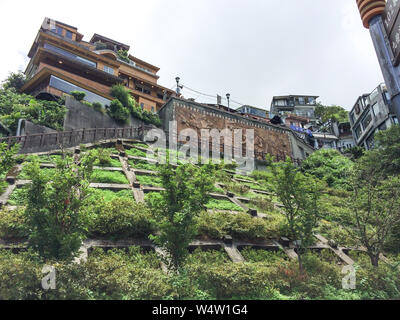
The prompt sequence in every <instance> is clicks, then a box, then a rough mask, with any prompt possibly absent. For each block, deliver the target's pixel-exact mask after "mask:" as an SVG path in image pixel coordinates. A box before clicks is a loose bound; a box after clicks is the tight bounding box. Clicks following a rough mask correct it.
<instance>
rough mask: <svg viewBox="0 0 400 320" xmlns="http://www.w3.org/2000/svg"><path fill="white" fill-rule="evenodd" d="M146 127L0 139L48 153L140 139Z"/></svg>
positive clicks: (1, 141) (24, 147)
mask: <svg viewBox="0 0 400 320" xmlns="http://www.w3.org/2000/svg"><path fill="white" fill-rule="evenodd" d="M146 129H147V127H145V126H142V127H127V128H93V129H80V130H72V131H60V132H50V133H36V134H29V135H23V136H13V137H5V138H0V143H4V142H5V143H7V144H8V146H11V145H14V144H19V145H20V151H21V152H24V151H32V150H34V151H35V152H40V151H48V150H51V149H53V148H61V147H63V148H66V147H67V148H68V147H73V146H77V145H80V144H85V143H94V142H97V141H100V140H109V139H119V138H125V139H141V138H142V137H143V134H144V130H146Z"/></svg>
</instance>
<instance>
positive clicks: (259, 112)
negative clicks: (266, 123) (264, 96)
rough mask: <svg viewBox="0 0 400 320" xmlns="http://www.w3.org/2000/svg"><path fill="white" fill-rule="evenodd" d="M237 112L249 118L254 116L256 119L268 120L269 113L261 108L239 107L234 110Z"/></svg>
mask: <svg viewBox="0 0 400 320" xmlns="http://www.w3.org/2000/svg"><path fill="white" fill-rule="evenodd" d="M236 111H237V112H239V113H242V114H246V115H250V116H255V117H257V118H265V119H268V116H269V112H268V111H267V110H264V109H261V108H256V107H253V106H248V105H245V106H241V107H240V108H237V109H236Z"/></svg>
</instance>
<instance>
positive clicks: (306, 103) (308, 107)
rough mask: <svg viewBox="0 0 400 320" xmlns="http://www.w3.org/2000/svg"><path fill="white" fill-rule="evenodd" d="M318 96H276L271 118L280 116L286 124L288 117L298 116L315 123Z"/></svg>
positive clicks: (272, 104) (273, 101)
mask: <svg viewBox="0 0 400 320" xmlns="http://www.w3.org/2000/svg"><path fill="white" fill-rule="evenodd" d="M318 98H319V97H318V96H307V95H289V96H275V97H273V99H272V103H271V110H270V117H271V118H272V117H273V116H280V117H281V118H283V122H285V119H284V118H286V116H288V115H296V116H300V117H303V118H307V119H308V120H309V121H310V122H315V121H316V118H315V108H316V106H317V99H318Z"/></svg>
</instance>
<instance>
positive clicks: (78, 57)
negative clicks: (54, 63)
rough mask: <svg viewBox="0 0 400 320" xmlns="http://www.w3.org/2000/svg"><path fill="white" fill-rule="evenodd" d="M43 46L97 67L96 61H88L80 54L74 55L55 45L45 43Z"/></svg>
mask: <svg viewBox="0 0 400 320" xmlns="http://www.w3.org/2000/svg"><path fill="white" fill-rule="evenodd" d="M44 48H45V49H48V50H50V51H53V52H55V53H58V54H61V55H63V56H65V57H67V58H70V59H73V60H77V61H79V62H82V63H85V64H87V65H89V66H91V67H93V68H96V67H97V63H96V62H93V61H90V60H88V59H85V58H82V57H80V56H77V55H75V54H73V53H71V52H68V51H65V50H63V49H61V48H58V47H56V46H53V45H51V44H48V43H45V44H44Z"/></svg>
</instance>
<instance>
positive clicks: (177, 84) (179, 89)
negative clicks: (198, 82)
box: [175, 77, 181, 96]
mask: <svg viewBox="0 0 400 320" xmlns="http://www.w3.org/2000/svg"><path fill="white" fill-rule="evenodd" d="M175 80H176V94H177V95H178V96H179V95H180V94H181V87H180V86H179V81H180V80H181V78H179V77H176V78H175Z"/></svg>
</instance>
